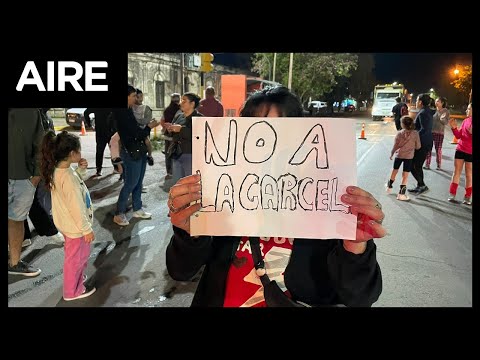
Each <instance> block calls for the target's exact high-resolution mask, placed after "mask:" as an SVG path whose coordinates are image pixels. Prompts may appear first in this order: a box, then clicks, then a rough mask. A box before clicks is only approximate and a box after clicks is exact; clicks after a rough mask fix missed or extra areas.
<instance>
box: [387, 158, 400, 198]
mask: <svg viewBox="0 0 480 360" xmlns="http://www.w3.org/2000/svg"><path fill="white" fill-rule="evenodd" d="M401 163H402V159H399V158H395V160H394V161H393V170H392V173H391V174H390V179H389V180H388V182H387V186H386V188H385V190H386V192H387V194H390V193H391V192H392V188H393V183H394V181H395V178H396V177H397V173H398V169H399V168H400V164H401Z"/></svg>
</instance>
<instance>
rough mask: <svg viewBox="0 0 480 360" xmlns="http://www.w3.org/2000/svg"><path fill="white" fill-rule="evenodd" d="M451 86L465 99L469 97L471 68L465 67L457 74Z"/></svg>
mask: <svg viewBox="0 0 480 360" xmlns="http://www.w3.org/2000/svg"><path fill="white" fill-rule="evenodd" d="M451 84H452V85H453V86H454V87H455V89H457V90H458V91H459V92H460V93H461V94H462V95H464V96H465V97H466V98H468V97H469V95H470V91H471V90H472V67H471V66H470V65H466V66H464V67H463V68H462V70H461V71H460V72H459V74H458V77H457V78H456V79H455V80H453V81H452V82H451Z"/></svg>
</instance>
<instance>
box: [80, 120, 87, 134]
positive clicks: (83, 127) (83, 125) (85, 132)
mask: <svg viewBox="0 0 480 360" xmlns="http://www.w3.org/2000/svg"><path fill="white" fill-rule="evenodd" d="M80 135H82V136H84V135H87V131H86V130H85V121H83V120H82V132H81V133H80Z"/></svg>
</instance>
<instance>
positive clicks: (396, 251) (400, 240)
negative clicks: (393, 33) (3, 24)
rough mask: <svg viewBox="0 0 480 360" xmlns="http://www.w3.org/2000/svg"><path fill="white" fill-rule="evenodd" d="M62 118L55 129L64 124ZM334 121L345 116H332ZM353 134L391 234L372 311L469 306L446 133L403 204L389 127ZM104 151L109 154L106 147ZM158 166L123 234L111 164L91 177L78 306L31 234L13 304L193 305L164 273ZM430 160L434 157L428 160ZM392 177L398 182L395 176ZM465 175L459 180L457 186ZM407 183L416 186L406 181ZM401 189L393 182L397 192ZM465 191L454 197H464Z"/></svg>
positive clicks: (90, 149)
mask: <svg viewBox="0 0 480 360" xmlns="http://www.w3.org/2000/svg"><path fill="white" fill-rule="evenodd" d="M61 120H63V119H60V120H58V122H57V121H56V126H61V125H63V124H61V123H60V122H61ZM338 120H339V121H341V120H342V119H341V118H339V119H338ZM356 121H357V138H358V137H359V135H360V131H361V124H362V123H365V135H366V138H367V139H366V140H357V166H358V185H359V186H360V187H362V188H364V189H366V190H367V191H369V192H371V193H372V194H373V195H374V196H375V197H376V198H377V199H378V200H380V201H381V203H382V205H383V210H384V212H385V213H386V218H385V220H384V223H383V224H384V226H385V227H386V228H387V229H388V232H389V235H387V236H386V237H385V238H383V239H379V240H376V244H377V247H378V255H377V256H378V262H379V264H380V267H381V270H382V274H383V292H382V295H381V297H380V299H379V300H378V301H377V303H375V304H374V306H378V307H425V306H429V307H430V306H433V307H437V306H438V307H450V306H471V305H472V209H471V207H469V206H466V205H462V204H452V203H449V202H447V201H446V198H447V196H448V188H449V183H450V178H451V174H452V171H453V155H454V149H455V145H452V144H450V141H451V139H452V135H451V133H450V132H449V131H446V137H445V141H444V150H443V162H442V165H443V169H442V170H440V171H437V170H430V171H425V182H426V184H427V185H428V186H429V188H430V191H429V192H427V193H425V194H422V195H420V196H418V197H414V196H412V200H411V201H410V202H400V201H397V200H396V198H395V196H394V195H387V194H386V193H385V189H384V185H385V182H386V179H387V178H388V176H389V174H390V171H391V168H392V161H391V160H389V152H390V149H391V146H392V144H393V139H394V136H395V133H396V130H395V127H394V124H393V123H392V122H391V120H389V119H387V121H385V122H373V121H371V120H370V118H367V117H363V116H362V115H361V114H360V115H357V117H356ZM81 139H82V155H83V156H84V157H85V158H87V160H88V161H89V175H93V174H94V171H95V170H94V168H95V160H94V159H95V136H94V132H90V131H89V132H87V135H86V136H83V137H82V138H81ZM105 154H106V155H107V156H108V155H109V150H108V149H107V150H106V152H105ZM154 158H155V165H154V166H153V167H148V168H147V172H146V176H145V181H144V184H145V185H146V187H147V193H146V194H143V201H144V206H145V208H146V209H147V211H149V212H152V213H153V218H152V219H151V220H138V219H135V220H132V221H131V225H130V226H127V227H126V228H121V227H120V226H118V225H116V224H114V223H113V222H112V217H113V213H114V210H115V204H116V201H117V197H118V193H119V191H120V188H121V182H119V181H118V175H113V174H111V172H112V170H113V169H112V167H111V164H110V160H109V159H108V158H106V159H104V167H106V169H104V171H103V173H104V175H103V176H102V177H101V178H98V179H90V180H88V181H87V185H88V186H89V188H90V192H91V195H92V199H93V203H94V206H95V224H94V230H95V233H96V240H95V242H94V243H93V247H92V253H91V256H90V260H89V266H88V268H87V274H88V276H89V280H88V281H90V282H91V283H92V284H95V286H96V287H97V292H96V294H94V295H92V296H90V297H88V298H86V299H82V300H77V301H73V302H65V301H63V300H62V281H63V275H62V274H63V270H62V266H63V248H62V246H59V245H55V244H53V243H52V242H51V241H50V240H49V239H48V238H45V237H39V236H37V237H35V238H34V239H33V244H32V245H31V246H29V247H28V248H26V249H25V251H24V252H23V255H22V256H24V258H25V259H26V260H27V261H31V262H32V264H33V265H35V266H38V267H40V268H41V269H42V273H41V274H40V276H38V277H36V278H23V277H18V276H11V275H9V277H8V283H9V284H8V306H10V307H21V306H26V307H38V306H40V307H54V306H59V307H63V306H80V307H99V306H104V307H105V306H106V307H186V306H189V305H190V302H191V300H192V296H193V292H194V291H195V288H196V285H197V282H198V279H199V277H198V276H197V277H196V278H195V279H194V281H193V282H185V283H180V282H176V281H174V280H172V279H171V278H170V277H169V276H168V274H167V272H166V268H165V248H166V245H167V243H168V241H169V238H170V236H171V234H172V231H171V227H170V223H169V219H168V217H167V207H166V200H167V192H168V188H169V186H170V185H171V184H168V182H167V183H166V184H165V182H164V176H165V163H164V161H163V154H161V153H160V151H157V152H155V153H154ZM432 162H433V163H434V159H433V161H432ZM397 178H398V179H399V176H397ZM463 181H464V178H463V176H462V179H461V184H463V183H464V182H463ZM409 184H410V185H411V184H414V179H413V177H412V176H410V179H409ZM397 186H398V180H397V182H396V184H395V188H396V187H397ZM462 192H463V188H462V185H461V186H460V188H459V194H462Z"/></svg>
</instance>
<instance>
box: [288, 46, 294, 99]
mask: <svg viewBox="0 0 480 360" xmlns="http://www.w3.org/2000/svg"><path fill="white" fill-rule="evenodd" d="M292 70H293V53H290V65H289V67H288V90H290V91H292Z"/></svg>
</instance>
